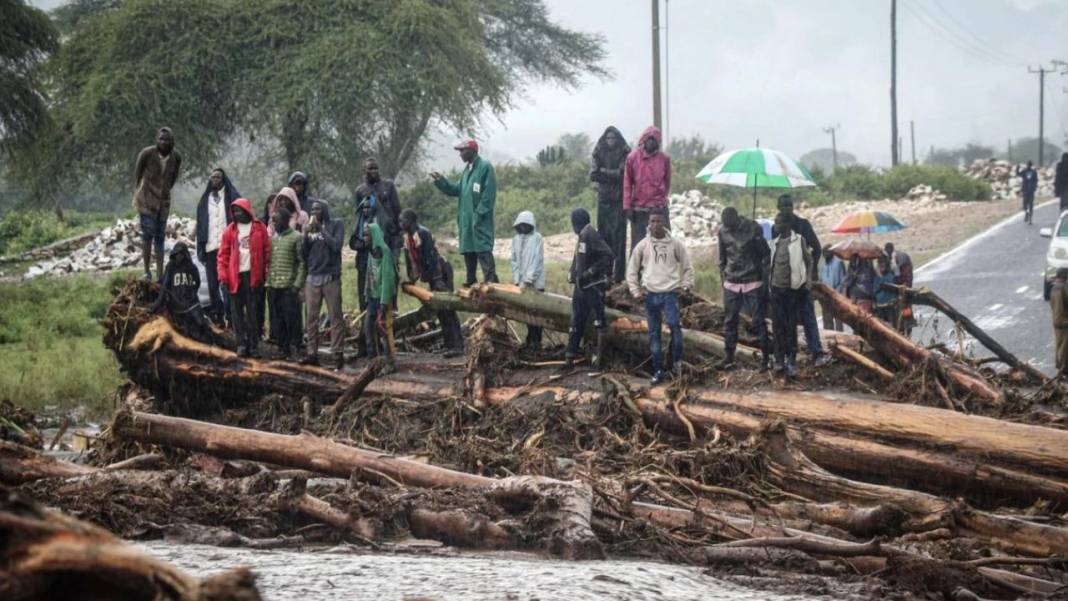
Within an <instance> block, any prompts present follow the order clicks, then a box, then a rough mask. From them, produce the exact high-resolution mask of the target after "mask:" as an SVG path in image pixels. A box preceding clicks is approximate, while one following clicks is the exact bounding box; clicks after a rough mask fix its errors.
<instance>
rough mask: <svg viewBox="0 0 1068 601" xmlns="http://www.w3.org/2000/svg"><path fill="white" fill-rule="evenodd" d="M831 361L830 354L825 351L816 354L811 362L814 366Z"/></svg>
mask: <svg viewBox="0 0 1068 601" xmlns="http://www.w3.org/2000/svg"><path fill="white" fill-rule="evenodd" d="M830 362H831V356H830V355H828V354H827V353H820V354H818V355H816V360H815V361H814V362H813V363H812V364H813V365H815V366H816V367H823V366H825V365H829V364H830Z"/></svg>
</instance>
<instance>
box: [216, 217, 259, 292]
mask: <svg viewBox="0 0 1068 601" xmlns="http://www.w3.org/2000/svg"><path fill="white" fill-rule="evenodd" d="M239 210H240V211H244V212H246V213H248V214H249V215H250V216H251V217H252V224H251V225H252V229H251V230H250V231H249V234H248V250H249V253H250V254H249V258H250V259H251V266H250V268H249V285H250V286H252V287H253V288H259V287H261V286H263V284H264V282H266V281H267V264H268V262H269V261H270V257H271V238H270V236H268V234H267V226H265V225H263V222H262V221H260V220H259V219H256V213H254V212H253V211H252V205H251V204H250V203H249V201H248V200H246V199H244V198H238V199H237V200H235V201H234V203H233V204H232V205H230V213H231V214H232V215H236V214H237V211H239ZM237 226H238V223H237V219H234V220H233V221H232V222H231V223H230V225H228V226H226V229H225V230H223V235H222V244H220V245H219V258H218V262H217V267H218V269H219V284H220V285H222V286H225V287H226V289H227V290H229V291H230V294H237V290H238V288H240V286H241V249H239V248H238V246H237V245H238V244H239V243H240V240H239V239H238V238H239V236H238V233H237Z"/></svg>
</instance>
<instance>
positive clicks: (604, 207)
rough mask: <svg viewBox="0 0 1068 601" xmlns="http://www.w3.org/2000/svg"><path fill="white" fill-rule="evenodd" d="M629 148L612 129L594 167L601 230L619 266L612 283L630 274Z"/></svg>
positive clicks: (592, 174) (602, 140)
mask: <svg viewBox="0 0 1068 601" xmlns="http://www.w3.org/2000/svg"><path fill="white" fill-rule="evenodd" d="M629 153H630V146H627V142H626V140H624V139H623V134H621V133H619V130H618V129H616V127H615V126H612V125H610V126H608V128H607V129H605V130H604V133H603V134H601V138H600V139H599V140H597V145H596V146H594V147H593V168H592V169H591V170H590V181H592V182H594V183H596V184H597V231H598V232H599V233H600V234H601V237H602V238H604V241H605V242H606V243H607V244H608V248H611V249H612V254H613V255H614V256H615V258H616V259H615V265H614V267H613V269H612V281H613V282H615V283H617V284H618V283H619V282H622V281H623V278H624V277H626V271H627V219H626V218H625V217H624V216H623V171H624V168H625V166H626V161H627V154H629Z"/></svg>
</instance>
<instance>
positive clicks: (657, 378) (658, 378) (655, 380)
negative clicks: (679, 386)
mask: <svg viewBox="0 0 1068 601" xmlns="http://www.w3.org/2000/svg"><path fill="white" fill-rule="evenodd" d="M666 379H667V375H666V374H665V373H664V370H662V369H661V370H657V372H656V373H655V374H653V377H652V378H650V379H649V385H650V386H656V385H658V384H662V383H663V382H664V380H666Z"/></svg>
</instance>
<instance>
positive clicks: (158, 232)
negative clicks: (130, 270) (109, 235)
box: [133, 127, 182, 281]
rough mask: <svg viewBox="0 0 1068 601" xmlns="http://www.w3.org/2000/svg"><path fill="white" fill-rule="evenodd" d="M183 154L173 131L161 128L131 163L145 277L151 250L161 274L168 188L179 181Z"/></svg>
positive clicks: (149, 275) (168, 211) (148, 275)
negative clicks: (175, 145)
mask: <svg viewBox="0 0 1068 601" xmlns="http://www.w3.org/2000/svg"><path fill="white" fill-rule="evenodd" d="M181 169H182V155H181V154H180V153H179V152H178V151H177V150H175V149H174V132H173V131H171V128H169V127H161V128H159V131H157V132H156V145H155V146H148V147H146V148H143V149H141V152H140V153H138V155H137V161H136V162H135V164H134V196H133V205H134V208H135V209H137V213H138V215H139V216H140V225H141V262H142V264H143V265H144V268H145V275H144V279H145V280H149V281H151V280H152V270H151V268H150V267H149V266H150V265H151V263H152V251H153V250H155V251H156V276H157V277H160V278H162V277H163V239H164V238H165V237H166V235H167V217H168V216H170V214H171V188H173V187H174V183H175V182H176V181H178V174H179V173H180V172H181Z"/></svg>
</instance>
